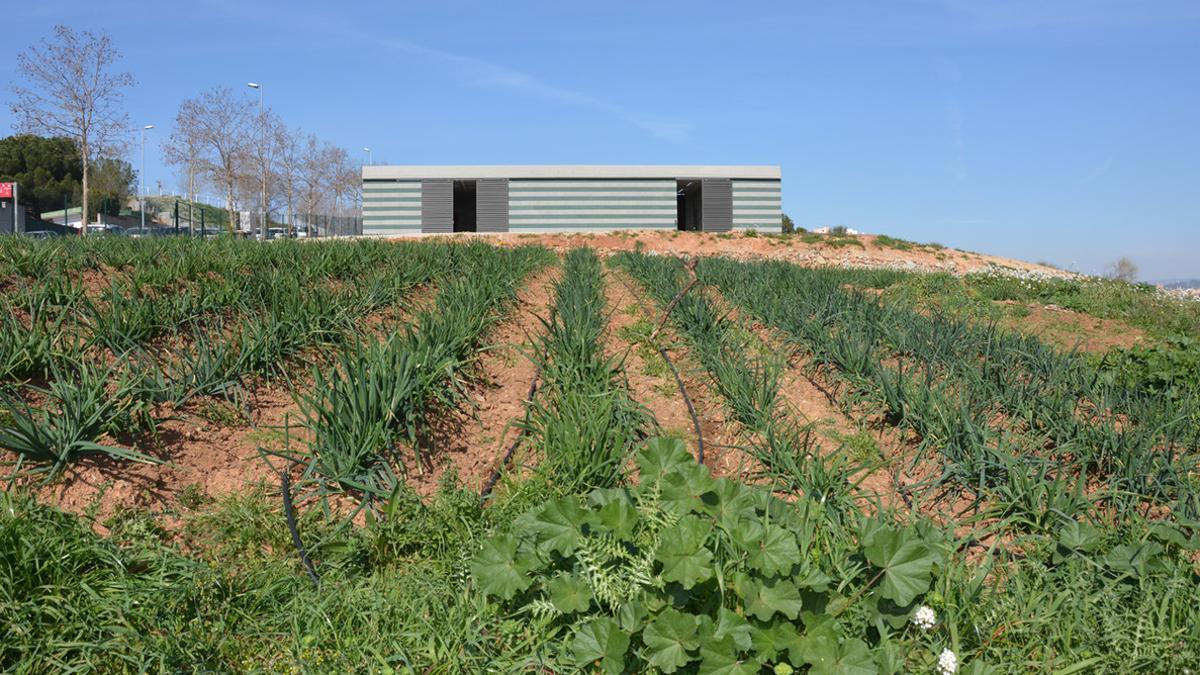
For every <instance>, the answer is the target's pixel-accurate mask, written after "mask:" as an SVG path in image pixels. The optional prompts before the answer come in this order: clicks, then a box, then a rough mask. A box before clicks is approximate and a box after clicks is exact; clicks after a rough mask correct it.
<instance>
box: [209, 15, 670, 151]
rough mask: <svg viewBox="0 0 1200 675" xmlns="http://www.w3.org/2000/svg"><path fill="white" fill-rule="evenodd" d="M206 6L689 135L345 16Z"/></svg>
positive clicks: (655, 133) (595, 98) (649, 128)
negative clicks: (418, 60)
mask: <svg viewBox="0 0 1200 675" xmlns="http://www.w3.org/2000/svg"><path fill="white" fill-rule="evenodd" d="M210 6H211V7H214V8H216V9H217V10H218V11H220V12H222V13H225V14H227V15H229V16H236V17H239V18H241V19H253V20H257V21H260V22H263V23H265V24H269V25H270V27H271V29H272V30H273V31H278V30H279V29H280V28H281V24H287V28H288V30H289V31H290V32H300V31H303V32H307V33H310V34H312V36H313V37H314V39H320V40H324V41H329V40H330V39H331V38H335V39H338V40H341V41H343V42H345V43H347V44H353V45H356V46H357V47H362V46H368V47H374V48H376V49H384V50H389V51H394V52H401V53H404V54H408V55H411V56H415V57H418V58H423V59H425V60H427V61H429V62H432V63H435V64H438V65H439V66H440V67H442V68H443V69H445V70H447V71H450V72H453V73H455V74H456V75H457V77H458V78H459V79H460V81H462V82H463V83H465V84H467V85H468V86H476V87H485V88H494V89H503V90H506V91H509V92H512V93H515V94H519V95H522V96H526V97H529V98H533V99H537V100H541V101H545V102H548V103H555V104H558V105H564V106H571V107H575V108H581V109H586V110H592V111H595V112H598V113H601V114H604V115H607V116H609V117H611V118H613V119H616V120H618V121H620V122H622V123H624V124H627V125H629V126H632V127H634V128H636V129H640V130H641V131H642V132H644V133H646V134H648V135H649V136H651V137H653V138H656V139H658V140H662V141H668V142H672V143H684V142H686V141H688V140H689V138H690V133H691V128H692V125H691V124H690V123H688V122H686V121H684V120H680V119H676V118H674V117H670V116H665V115H657V114H653V113H648V112H645V111H642V110H637V109H634V108H630V107H628V106H625V105H621V104H619V103H616V102H614V101H612V100H611V99H609V98H606V97H604V96H600V95H596V94H592V93H588V92H586V91H582V90H579V89H572V88H568V87H563V86H560V85H556V84H553V83H551V82H548V81H546V80H544V79H543V78H541V77H538V76H537V75H535V74H533V73H528V72H525V71H522V70H518V69H516V68H512V67H510V66H507V65H504V64H502V63H499V62H495V61H490V60H486V59H481V58H477V57H474V56H467V55H465V54H459V53H456V52H452V51H448V50H444V49H438V48H435V47H430V46H427V45H424V44H420V43H417V42H413V41H411V40H407V39H403V38H395V37H391V36H386V35H383V34H381V33H376V32H374V31H372V30H369V29H364V28H362V27H361V26H358V25H354V24H352V23H350V22H349V21H348V20H347V18H346V17H345V15H324V14H318V13H314V12H313V11H308V12H303V13H298V12H290V11H278V8H272V6H271V5H270V4H269V3H264V4H259V3H240V2H233V1H230V0H214V1H213V2H212V3H211V4H210Z"/></svg>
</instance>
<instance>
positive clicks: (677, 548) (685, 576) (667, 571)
mask: <svg viewBox="0 0 1200 675" xmlns="http://www.w3.org/2000/svg"><path fill="white" fill-rule="evenodd" d="M711 530H712V523H710V522H708V521H705V520H702V519H700V518H697V517H696V516H691V515H689V516H685V517H684V518H682V519H680V521H679V522H678V523H676V524H675V526H674V527H672V528H671V529H669V530H667V531H666V532H664V533H663V535H662V544H660V545H659V547H658V551H656V556H655V557H656V559H657V560H658V561H659V562H661V563H662V565H663V572H662V576H663V579H665V580H666V581H677V582H679V584H680V585H681V586H683V587H684V588H689V589H690V588H692V587H693V586H695V585H696V584H698V583H700V582H702V581H707V580H708V579H710V578H711V577H712V575H713V565H712V561H713V556H712V551H710V550H708V549H707V548H705V547H704V543H705V541H706V540H707V539H708V534H709V532H710V531H711Z"/></svg>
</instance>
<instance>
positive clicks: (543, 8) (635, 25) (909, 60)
mask: <svg viewBox="0 0 1200 675" xmlns="http://www.w3.org/2000/svg"><path fill="white" fill-rule="evenodd" d="M60 22H61V23H66V24H68V25H71V26H73V27H76V28H84V27H87V28H92V29H103V30H106V31H107V32H109V33H110V34H111V35H112V37H113V39H114V41H115V42H116V43H117V45H118V46H119V47H120V49H121V50H122V51H123V53H124V55H125V61H124V64H125V66H126V67H127V68H128V69H129V70H130V71H132V72H133V73H134V75H135V76H136V77H137V79H138V86H137V88H136V90H135V91H133V92H131V94H130V95H129V97H128V107H129V110H130V114H131V118H132V121H133V122H134V123H136V124H144V123H153V124H156V125H157V126H158V129H156V130H155V132H153V133H152V134H151V141H150V145H149V147H148V148H147V167H146V172H147V177H148V184H149V185H153V184H154V183H155V181H156V180H160V179H161V180H163V182H164V184H166V185H167V186H168V189H169V188H170V187H171V186H174V185H176V184H177V181H176V179H175V178H174V177H173V176H172V175H171V174H170V172H169V171H168V170H166V169H165V168H163V167H162V165H161V163H160V161H159V152H158V150H157V145H156V143H157V141H158V140H159V139H162V138H165V136H166V133H167V132H168V131H169V127H170V125H171V122H172V120H173V119H174V117H175V113H176V110H177V108H178V105H179V102H180V101H181V100H182V99H183V98H185V97H188V96H192V95H194V94H196V93H197V92H199V91H201V90H202V89H205V88H208V87H211V86H214V85H229V86H232V87H235V88H238V89H239V90H240V89H242V88H244V84H245V83H246V82H247V81H257V82H263V83H264V84H265V86H266V88H265V95H266V101H267V104H268V105H269V106H271V107H273V108H274V109H275V110H276V111H277V112H279V113H280V114H281V115H282V116H283V118H284V119H285V120H286V121H288V122H290V123H291V124H293V125H297V126H300V127H302V128H304V129H305V130H308V131H312V132H315V133H317V134H318V135H320V136H322V137H324V138H327V139H329V140H331V141H333V142H336V143H339V144H341V145H343V146H345V147H346V148H348V149H350V150H352V151H355V152H359V151H358V149H359V148H362V147H363V146H370V147H371V148H373V150H374V158H375V161H376V162H377V163H383V162H387V163H403V164H424V163H430V164H441V163H446V164H458V163H463V164H470V163H573V162H578V163H664V164H666V163H672V164H674V163H712V164H779V165H781V166H782V168H783V175H784V183H783V185H784V210H785V212H787V213H788V214H790V215H791V216H792V217H793V218H794V219H795V221H796V222H797V223H798V224H800V225H804V226H809V227H815V226H820V225H837V224H844V225H847V226H849V227H853V228H857V229H860V230H864V231H867V232H878V233H887V234H891V235H894V236H900V237H904V238H907V239H915V240H919V241H938V242H941V243H944V244H948V245H952V246H957V247H961V248H966V249H970V250H977V251H983V252H989V253H997V254H1003V255H1010V256H1015V257H1020V258H1025V259H1029V260H1047V261H1051V262H1054V263H1057V264H1059V265H1063V266H1070V267H1072V268H1075V269H1079V270H1081V271H1085V272H1099V271H1101V270H1102V269H1103V267H1104V265H1105V263H1107V262H1109V261H1111V260H1113V259H1115V258H1117V257H1118V256H1121V255H1128V256H1130V257H1131V258H1133V260H1134V261H1135V262H1136V263H1138V264H1139V266H1140V267H1141V270H1142V277H1143V278H1145V279H1163V278H1173V277H1200V116H1198V111H1200V3H1196V2H1194V0H1193V1H1179V2H1175V1H1170V0H1167V1H1163V2H1133V1H1130V0H1091V1H1084V0H1057V1H1056V0H1044V1H1041V2H1038V1H1034V0H1015V1H1011V2H998V1H992V0H980V1H971V0H940V1H933V0H930V1H922V0H901V1H897V2H855V1H853V0H851V1H846V2H828V3H807V2H777V3H776V2H747V3H731V2H720V3H715V2H714V3H710V2H699V1H698V2H686V3H685V2H653V1H642V2H619V1H612V2H604V3H579V2H544V3H530V2H517V1H506V2H486V3H484V2H479V3H476V2H436V3H430V2H421V3H416V2H411V3H410V2H389V3H382V2H381V3H366V2H341V3H329V2H322V3H301V2H289V3H282V2H281V3H272V2H257V1H252V0H242V1H240V2H233V1H224V0H222V1H218V2H206V1H204V0H200V1H196V2H188V3H175V2H153V3H150V2H145V3H141V2H120V1H117V2H103V3H96V2H60V1H55V0H46V1H41V2H38V3H36V5H23V6H19V7H13V8H9V9H7V10H6V12H5V28H4V32H5V34H6V36H7V37H6V39H5V40H3V41H0V64H3V73H0V75H2V76H3V77H0V79H2V80H4V83H5V84H7V82H9V81H12V80H13V78H14V76H15V73H14V67H15V57H16V54H17V53H18V51H19V50H20V49H22V48H24V47H26V46H28V44H31V43H33V42H34V41H36V40H37V39H39V38H40V37H41V36H47V35H49V34H50V32H51V28H52V26H53V25H54V24H55V23H60ZM14 38H16V41H15V42H14V41H13V39H14ZM246 94H247V96H249V95H250V94H251V92H250V91H249V90H246ZM3 96H4V97H5V100H7V97H8V94H7V92H5V93H4V94H3ZM11 123H12V117H11V115H10V114H9V112H8V109H7V107H5V108H3V109H0V129H4V130H7V129H8V128H9V127H11ZM130 154H131V159H132V158H133V155H134V153H133V152H131V153H130ZM359 154H360V155H361V156H363V159H364V160H365V153H361V152H359ZM135 164H136V162H135Z"/></svg>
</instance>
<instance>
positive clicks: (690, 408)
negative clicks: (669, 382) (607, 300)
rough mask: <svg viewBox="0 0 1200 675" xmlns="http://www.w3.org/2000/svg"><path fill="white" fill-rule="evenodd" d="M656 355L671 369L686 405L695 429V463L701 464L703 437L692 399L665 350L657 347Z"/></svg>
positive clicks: (702, 458)
mask: <svg viewBox="0 0 1200 675" xmlns="http://www.w3.org/2000/svg"><path fill="white" fill-rule="evenodd" d="M658 353H659V354H661V355H662V357H663V360H664V361H666V362H667V367H668V368H670V369H671V374H672V375H674V376H675V384H677V385H679V393H680V394H682V395H683V402H684V403H686V404H687V409H688V414H689V415H691V416H692V426H693V427H695V429H696V462H697V463H699V464H703V463H704V435H703V434H701V433H700V418H699V417H697V416H696V408H694V407H693V406H692V399H691V397H689V396H688V393H687V389H686V388H685V387H684V386H683V378H681V377H679V371H678V370H676V369H675V364H674V363H671V357H669V356H667V350H666V349H665V348H663V347H662V346H659V348H658Z"/></svg>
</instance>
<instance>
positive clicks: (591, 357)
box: [526, 248, 653, 491]
mask: <svg viewBox="0 0 1200 675" xmlns="http://www.w3.org/2000/svg"><path fill="white" fill-rule="evenodd" d="M604 312H605V301H604V278H603V269H602V267H601V265H600V259H599V258H598V257H597V256H596V253H595V252H594V251H592V250H591V249H586V248H579V249H574V250H572V251H571V252H570V253H568V254H567V256H566V260H565V263H564V271H563V276H562V279H560V280H559V281H558V282H557V283H556V284H555V287H554V305H553V308H552V310H551V314H550V316H549V317H548V318H546V319H542V323H543V326H544V329H545V330H544V332H543V334H542V336H541V338H540V340H539V343H538V347H537V351H538V353H539V354H540V357H539V358H540V363H539V365H540V370H541V374H542V378H543V385H542V389H541V393H540V396H539V398H538V399H537V400H536V401H534V402H532V403H531V406H532V407H531V409H530V415H529V420H528V422H527V428H526V432H527V434H528V438H529V439H530V440H531V441H532V442H533V443H534V447H536V448H537V450H538V452H539V453H540V454H541V456H542V467H543V470H544V471H545V472H546V474H547V475H548V476H549V477H550V478H551V479H552V480H553V482H554V484H555V487H556V489H565V490H571V491H578V490H586V489H589V488H593V487H612V486H615V485H617V484H619V483H620V482H621V481H622V479H623V477H624V471H625V468H626V466H627V464H628V460H629V458H630V456H631V455H632V453H633V451H634V449H635V448H636V447H637V445H638V444H639V443H640V442H641V440H642V439H643V438H645V434H646V432H647V430H648V429H649V428H650V427H651V425H652V424H653V418H652V417H651V416H650V415H649V413H648V412H647V411H646V410H645V409H644V408H643V407H642V406H640V405H638V404H637V403H636V402H635V401H634V400H633V399H632V398H631V397H630V395H629V389H628V387H627V386H626V384H625V382H624V381H623V376H622V373H623V369H624V363H623V362H622V360H621V358H620V356H619V355H611V356H610V355H606V354H605V352H604V335H605V329H606V326H607V320H606V317H605V314H604Z"/></svg>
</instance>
